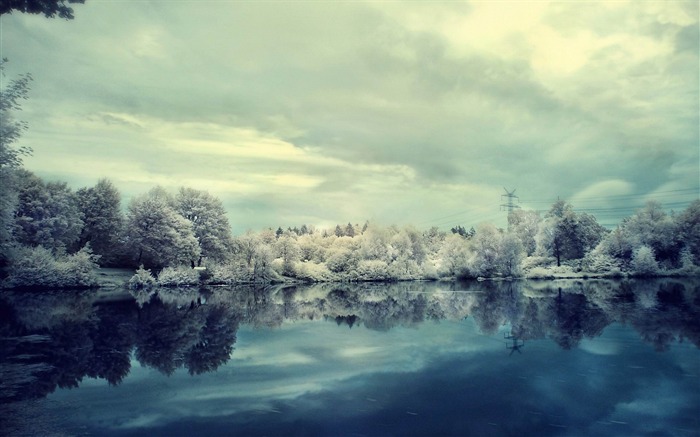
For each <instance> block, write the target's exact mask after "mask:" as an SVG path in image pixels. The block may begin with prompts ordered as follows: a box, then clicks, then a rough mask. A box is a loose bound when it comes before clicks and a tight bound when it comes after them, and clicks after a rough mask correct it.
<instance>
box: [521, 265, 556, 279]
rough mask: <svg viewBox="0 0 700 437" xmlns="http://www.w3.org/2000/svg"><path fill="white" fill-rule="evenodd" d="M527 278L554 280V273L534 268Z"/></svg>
mask: <svg viewBox="0 0 700 437" xmlns="http://www.w3.org/2000/svg"><path fill="white" fill-rule="evenodd" d="M525 277H526V278H527V279H554V273H553V272H552V270H551V269H547V268H544V267H532V268H530V270H529V271H528V272H527V274H526V275H525Z"/></svg>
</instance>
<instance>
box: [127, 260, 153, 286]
mask: <svg viewBox="0 0 700 437" xmlns="http://www.w3.org/2000/svg"><path fill="white" fill-rule="evenodd" d="M156 285H157V283H156V278H154V277H153V274H151V271H150V270H147V269H144V268H143V264H141V265H140V266H139V268H138V270H136V273H134V276H132V277H131V278H130V279H129V283H128V287H129V289H130V290H150V289H152V288H154V287H155V286H156Z"/></svg>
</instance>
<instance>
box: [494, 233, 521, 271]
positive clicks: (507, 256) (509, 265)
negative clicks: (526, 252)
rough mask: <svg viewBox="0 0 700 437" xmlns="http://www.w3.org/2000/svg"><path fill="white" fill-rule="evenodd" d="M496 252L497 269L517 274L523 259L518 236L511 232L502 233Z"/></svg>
mask: <svg viewBox="0 0 700 437" xmlns="http://www.w3.org/2000/svg"><path fill="white" fill-rule="evenodd" d="M498 252H499V253H498V270H499V271H500V272H501V274H503V275H504V276H518V275H519V274H520V262H521V261H522V259H523V244H522V243H521V242H520V238H518V237H517V236H516V235H514V234H512V233H508V234H506V235H504V236H503V238H502V239H501V245H500V248H499V251H498Z"/></svg>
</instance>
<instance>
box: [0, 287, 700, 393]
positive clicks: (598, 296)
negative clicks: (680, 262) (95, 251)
mask: <svg viewBox="0 0 700 437" xmlns="http://www.w3.org/2000/svg"><path fill="white" fill-rule="evenodd" d="M467 317H473V320H474V321H475V323H476V325H477V327H478V328H479V330H481V332H482V333H484V334H487V335H494V334H496V333H497V332H499V331H502V330H504V328H505V330H506V331H505V332H504V336H505V337H506V339H510V340H513V345H512V346H513V348H512V349H511V353H513V352H515V351H516V350H517V352H521V350H520V348H521V347H522V344H524V343H525V342H529V341H533V340H542V339H548V340H551V341H554V342H555V343H556V344H558V345H559V346H560V347H562V348H563V349H572V348H576V347H577V346H578V345H579V343H580V342H581V340H582V339H584V338H594V337H597V336H599V335H601V334H602V332H603V331H604V329H605V328H606V327H607V326H608V325H610V324H611V323H623V324H626V325H629V326H632V327H633V328H634V329H635V330H636V331H637V332H638V333H639V335H640V337H641V338H642V339H643V340H644V341H646V342H648V343H649V344H651V345H652V346H653V347H654V348H655V349H657V350H659V351H664V350H668V349H669V347H670V346H671V344H673V343H675V342H684V341H689V342H691V343H692V344H694V345H695V346H696V347H700V283H698V282H697V281H684V280H677V279H663V280H655V281H631V280H626V281H603V280H596V281H545V282H517V281H516V282H506V281H504V282H488V281H487V282H470V283H415V282H406V283H393V284H372V283H361V284H350V283H344V284H317V285H313V286H301V285H292V286H290V285H277V286H267V287H262V288H260V287H252V286H250V287H236V288H216V289H208V290H207V289H203V290H197V289H189V290H165V291H164V290H159V292H158V293H157V294H156V295H155V296H152V297H151V298H150V300H148V301H147V302H145V303H144V302H141V303H140V304H137V302H136V301H135V300H132V299H125V300H122V301H118V302H98V301H96V297H95V295H94V294H91V293H86V292H75V293H72V292H61V293H55V292H53V293H31V294H27V293H4V294H3V295H2V296H0V342H1V343H0V345H1V346H2V349H1V351H0V400H1V401H2V402H15V401H18V400H22V399H37V398H41V397H44V396H46V395H47V394H49V393H51V392H53V391H54V390H55V389H56V388H57V387H62V388H72V387H77V386H78V385H79V384H80V382H81V381H82V380H83V378H84V377H86V376H87V377H91V378H99V379H104V380H105V381H106V382H107V383H109V384H112V385H117V384H119V383H120V382H121V381H122V380H123V379H124V378H125V377H126V376H127V375H128V373H129V371H130V369H131V364H132V359H133V358H134V357H135V358H136V359H137V360H138V361H139V362H140V363H141V364H142V365H144V366H148V367H152V368H154V369H157V370H158V371H160V372H162V373H164V374H166V375H171V374H173V373H174V372H175V371H176V370H177V369H180V368H183V369H186V370H187V372H189V373H190V374H191V375H198V374H201V373H205V372H211V371H214V370H216V369H217V368H219V367H220V366H221V365H223V364H225V363H226V362H228V361H229V359H230V357H231V354H232V353H233V350H234V345H235V343H236V340H237V333H238V329H239V327H240V326H241V325H244V324H246V325H250V326H253V327H266V328H276V327H279V326H280V325H281V324H283V323H284V322H285V321H294V320H328V321H332V322H335V323H336V324H337V325H339V326H340V325H342V326H347V327H349V328H356V327H357V326H363V327H364V328H367V329H371V330H376V331H388V330H390V329H393V328H395V327H397V326H402V327H417V326H420V325H421V324H423V323H425V322H426V321H428V320H430V321H434V322H439V321H441V320H455V321H459V320H462V319H464V318H467ZM499 335H500V334H499ZM509 344H510V343H509Z"/></svg>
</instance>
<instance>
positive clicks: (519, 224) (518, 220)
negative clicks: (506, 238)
mask: <svg viewBox="0 0 700 437" xmlns="http://www.w3.org/2000/svg"><path fill="white" fill-rule="evenodd" d="M541 221H542V217H540V213H539V212H537V211H531V210H524V209H516V210H513V211H511V212H510V213H509V214H508V229H509V230H510V231H511V232H512V233H513V234H515V235H516V236H517V237H518V238H519V239H520V242H521V243H522V245H523V249H524V250H525V254H526V255H527V256H531V255H533V254H534V253H535V249H536V248H537V243H536V241H535V238H536V237H537V231H538V230H539V224H540V222H541Z"/></svg>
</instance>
